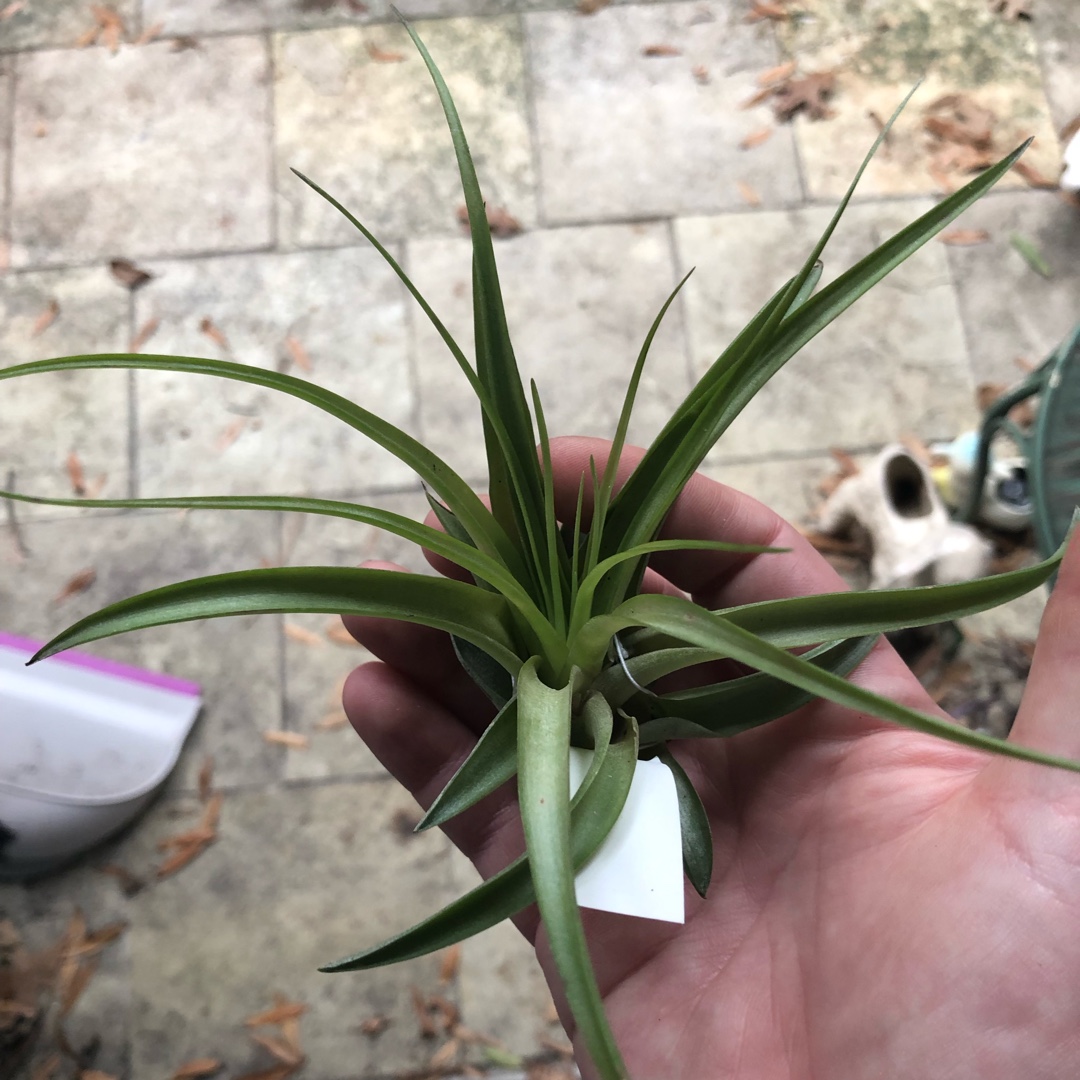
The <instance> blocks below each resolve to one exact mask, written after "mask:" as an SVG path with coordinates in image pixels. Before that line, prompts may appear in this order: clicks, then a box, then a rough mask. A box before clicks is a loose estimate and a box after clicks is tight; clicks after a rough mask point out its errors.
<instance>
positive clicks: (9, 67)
mask: <svg viewBox="0 0 1080 1080" xmlns="http://www.w3.org/2000/svg"><path fill="white" fill-rule="evenodd" d="M14 67H15V61H14V60H13V59H11V58H9V57H5V56H0V206H2V207H3V208H4V210H3V212H2V213H0V274H2V273H4V272H5V271H6V270H7V268H8V263H9V262H10V260H11V242H10V238H9V237H8V225H9V222H8V214H7V203H8V172H9V168H10V165H11V153H10V148H11V109H12V105H13V104H14V99H13V97H12V93H11V88H12V81H13V80H12V71H13V70H14Z"/></svg>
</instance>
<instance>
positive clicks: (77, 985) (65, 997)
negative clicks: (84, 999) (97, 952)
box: [57, 956, 98, 1016]
mask: <svg viewBox="0 0 1080 1080" xmlns="http://www.w3.org/2000/svg"><path fill="white" fill-rule="evenodd" d="M74 964H75V966H74V970H73V971H72V973H71V975H70V976H66V977H65V978H64V979H63V985H62V987H61V989H60V990H59V991H58V993H57V997H58V998H59V1001H60V1015H61V1016H67V1014H68V1013H69V1012H71V1010H72V1009H73V1008H74V1007H75V1003H76V1002H77V1001H78V1000H79V998H80V997H81V996H82V992H83V991H84V990H85V989H86V988H87V986H89V985H90V980H91V979H92V978H93V977H94V974H95V973H96V971H97V966H98V958H97V957H96V956H93V957H90V958H89V959H87V960H84V961H78V960H75V961H74Z"/></svg>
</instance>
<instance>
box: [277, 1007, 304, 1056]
mask: <svg viewBox="0 0 1080 1080" xmlns="http://www.w3.org/2000/svg"><path fill="white" fill-rule="evenodd" d="M281 1038H282V1039H283V1040H284V1041H285V1042H286V1043H287V1044H288V1045H289V1047H291V1049H292V1051H293V1054H294V1055H295V1056H296V1060H297V1062H300V1061H303V1059H304V1051H303V1049H302V1047H301V1043H300V1017H298V1016H290V1017H289V1018H288V1019H287V1020H282V1021H281Z"/></svg>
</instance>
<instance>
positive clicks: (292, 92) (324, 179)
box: [274, 18, 536, 246]
mask: <svg viewBox="0 0 1080 1080" xmlns="http://www.w3.org/2000/svg"><path fill="white" fill-rule="evenodd" d="M416 29H417V31H418V32H419V33H420V34H421V35H422V36H423V38H424V41H425V44H426V45H427V46H428V49H429V50H430V52H431V55H432V56H433V57H434V59H435V61H436V63H437V64H439V66H440V68H441V69H442V70H443V72H444V73H445V76H446V80H447V83H448V84H449V86H450V90H451V92H452V93H453V95H454V98H455V100H456V102H457V107H458V110H459V112H460V114H461V119H462V123H463V125H464V127H465V131H466V134H467V135H468V136H470V137H471V138H472V141H473V143H474V144H475V145H474V147H473V154H474V160H475V162H476V169H477V172H478V174H479V176H480V181H481V184H482V185H483V187H484V192H485V195H486V197H487V199H488V200H489V201H490V202H491V203H492V204H494V205H498V206H501V207H504V208H506V209H507V210H508V211H509V212H510V213H511V214H513V216H514V217H516V218H517V219H518V220H519V221H521V222H522V223H524V224H526V225H528V224H532V223H533V222H534V221H535V220H536V210H535V198H536V196H535V182H534V179H533V167H532V156H531V152H530V147H529V133H528V128H527V122H526V100H525V82H524V80H525V61H524V55H523V52H522V43H521V35H520V29H519V24H518V20H517V19H514V18H502V19H492V20H484V21H477V22H472V21H468V20H461V19H449V20H445V21H441V22H431V23H420V24H418V25H417V27H416ZM274 64H275V70H276V72H277V81H276V84H275V98H276V102H277V106H276V107H277V113H276V138H277V168H278V190H279V202H278V206H279V221H280V224H279V230H280V237H281V241H282V243H283V244H285V245H287V246H304V245H312V244H331V243H342V242H346V241H348V240H350V239H351V238H353V237H355V236H356V232H355V230H354V229H353V227H352V226H351V225H349V224H348V222H346V221H345V220H344V219H343V218H342V217H341V215H340V214H339V213H338V211H336V210H335V209H334V208H333V207H332V206H330V205H329V204H328V203H326V202H324V201H323V200H322V199H321V198H320V197H319V196H318V195H317V194H315V192H313V191H311V190H310V189H308V188H307V187H306V186H305V185H304V184H302V183H300V181H298V180H297V179H296V177H294V176H293V175H292V174H291V173H290V172H289V169H290V168H296V169H299V170H300V171H301V172H303V173H305V174H306V175H307V176H310V177H311V179H312V180H314V181H315V182H316V183H318V184H319V185H320V186H321V187H323V188H324V189H325V190H326V191H328V192H329V193H330V194H331V195H333V196H334V197H335V198H336V199H338V200H339V201H340V202H341V203H343V204H344V205H345V206H346V207H347V208H348V209H349V210H350V211H351V212H352V213H353V214H355V215H356V216H357V217H358V218H359V219H360V220H361V221H363V222H364V224H365V225H366V226H367V227H368V228H370V229H371V230H372V231H373V232H374V233H375V235H376V236H378V237H379V238H380V239H381V240H383V241H386V240H388V239H395V238H399V237H402V236H408V235H415V234H417V233H427V232H444V233H445V232H454V231H456V229H457V224H456V218H455V212H456V209H457V207H458V206H459V205H461V204H462V202H463V199H462V196H461V191H460V187H459V183H458V180H457V174H456V171H455V167H454V156H453V148H452V144H451V141H450V134H449V131H448V129H447V127H446V122H445V120H444V119H443V116H442V112H441V110H440V108H439V105H438V99H437V97H436V94H435V90H434V87H433V84H432V82H431V80H430V78H429V77H428V74H427V72H426V70H425V69H424V65H423V63H422V61H421V60H420V57H419V55H418V54H417V53H416V50H415V49H414V48H413V46H412V45H411V44H410V42H409V40H408V37H407V36H406V34H405V32H404V30H403V29H402V28H401V27H399V26H391V25H386V26H378V27H371V28H359V27H355V28H349V27H346V28H343V29H339V30H334V31H329V30H325V31H312V32H308V33H300V34H282V35H279V36H277V37H275V45H274Z"/></svg>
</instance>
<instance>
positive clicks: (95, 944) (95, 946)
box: [68, 920, 128, 957]
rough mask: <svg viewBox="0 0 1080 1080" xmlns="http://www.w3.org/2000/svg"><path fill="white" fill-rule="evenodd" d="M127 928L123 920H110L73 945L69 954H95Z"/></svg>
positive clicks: (81, 955)
mask: <svg viewBox="0 0 1080 1080" xmlns="http://www.w3.org/2000/svg"><path fill="white" fill-rule="evenodd" d="M127 928H128V924H127V923H126V922H124V921H123V920H117V921H116V922H111V923H109V924H108V925H106V926H103V927H102V928H101V929H100V930H95V931H94V932H93V933H92V934H88V935H87V936H86V937H84V938H83V940H82V941H81V942H80V943H79V944H78V945H75V946H73V947H72V948H71V949H70V951H69V952H68V955H69V956H75V957H83V956H95V955H96V954H97V953H99V952H101V950H102V949H104V948H105V946H106V945H108V944H109V943H110V942H113V941H115V940H116V939H117V938H118V937H120V935H121V934H122V933H123V932H124V931H125V930H126V929H127Z"/></svg>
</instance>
